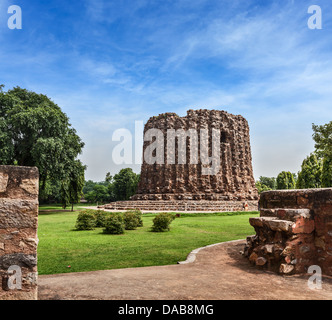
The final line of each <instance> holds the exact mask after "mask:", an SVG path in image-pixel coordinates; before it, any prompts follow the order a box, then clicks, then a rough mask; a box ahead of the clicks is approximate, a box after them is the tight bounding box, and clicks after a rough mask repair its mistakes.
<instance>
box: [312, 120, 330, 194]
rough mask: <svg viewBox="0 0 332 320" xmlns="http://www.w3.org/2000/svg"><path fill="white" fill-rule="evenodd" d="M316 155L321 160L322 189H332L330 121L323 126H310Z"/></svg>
mask: <svg viewBox="0 0 332 320" xmlns="http://www.w3.org/2000/svg"><path fill="white" fill-rule="evenodd" d="M312 129H313V131H314V133H313V136H312V137H313V139H314V141H315V149H316V153H317V154H318V156H319V157H321V158H322V161H323V167H322V178H321V179H322V187H323V188H327V187H332V178H331V177H332V121H330V122H329V123H327V124H324V125H315V124H313V125H312Z"/></svg>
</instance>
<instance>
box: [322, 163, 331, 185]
mask: <svg viewBox="0 0 332 320" xmlns="http://www.w3.org/2000/svg"><path fill="white" fill-rule="evenodd" d="M322 187H323V188H329V187H332V158H330V157H324V158H323V165H322Z"/></svg>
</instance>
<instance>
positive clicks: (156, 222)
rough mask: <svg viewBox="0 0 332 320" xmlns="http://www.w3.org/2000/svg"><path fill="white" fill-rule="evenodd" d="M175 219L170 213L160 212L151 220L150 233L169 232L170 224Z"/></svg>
mask: <svg viewBox="0 0 332 320" xmlns="http://www.w3.org/2000/svg"><path fill="white" fill-rule="evenodd" d="M174 219H175V216H173V215H172V214H170V213H167V212H162V213H159V214H158V215H156V216H155V218H154V219H153V226H152V231H154V232H164V231H169V229H170V224H171V223H172V221H173V220H174Z"/></svg>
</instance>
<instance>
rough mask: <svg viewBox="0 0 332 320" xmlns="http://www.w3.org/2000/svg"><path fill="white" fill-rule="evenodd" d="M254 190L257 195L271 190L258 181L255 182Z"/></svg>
mask: <svg viewBox="0 0 332 320" xmlns="http://www.w3.org/2000/svg"><path fill="white" fill-rule="evenodd" d="M256 188H257V191H258V193H259V194H261V193H262V192H264V191H269V190H272V189H271V188H270V187H268V186H267V185H265V184H263V183H261V182H260V181H256Z"/></svg>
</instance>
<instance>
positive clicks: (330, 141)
mask: <svg viewBox="0 0 332 320" xmlns="http://www.w3.org/2000/svg"><path fill="white" fill-rule="evenodd" d="M312 129H313V131H314V133H313V140H314V141H315V150H314V151H313V152H312V153H311V154H310V155H309V156H307V157H306V158H305V159H304V160H303V162H302V165H301V170H300V171H299V172H298V174H295V173H291V172H289V171H282V172H280V173H279V175H278V176H277V178H274V177H272V178H269V177H263V176H261V177H260V178H259V180H258V181H256V187H257V190H258V192H259V193H261V192H263V191H268V190H276V189H278V190H280V189H295V188H296V189H310V188H328V187H332V121H330V122H329V123H327V124H325V125H321V126H318V125H315V124H313V125H312Z"/></svg>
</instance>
